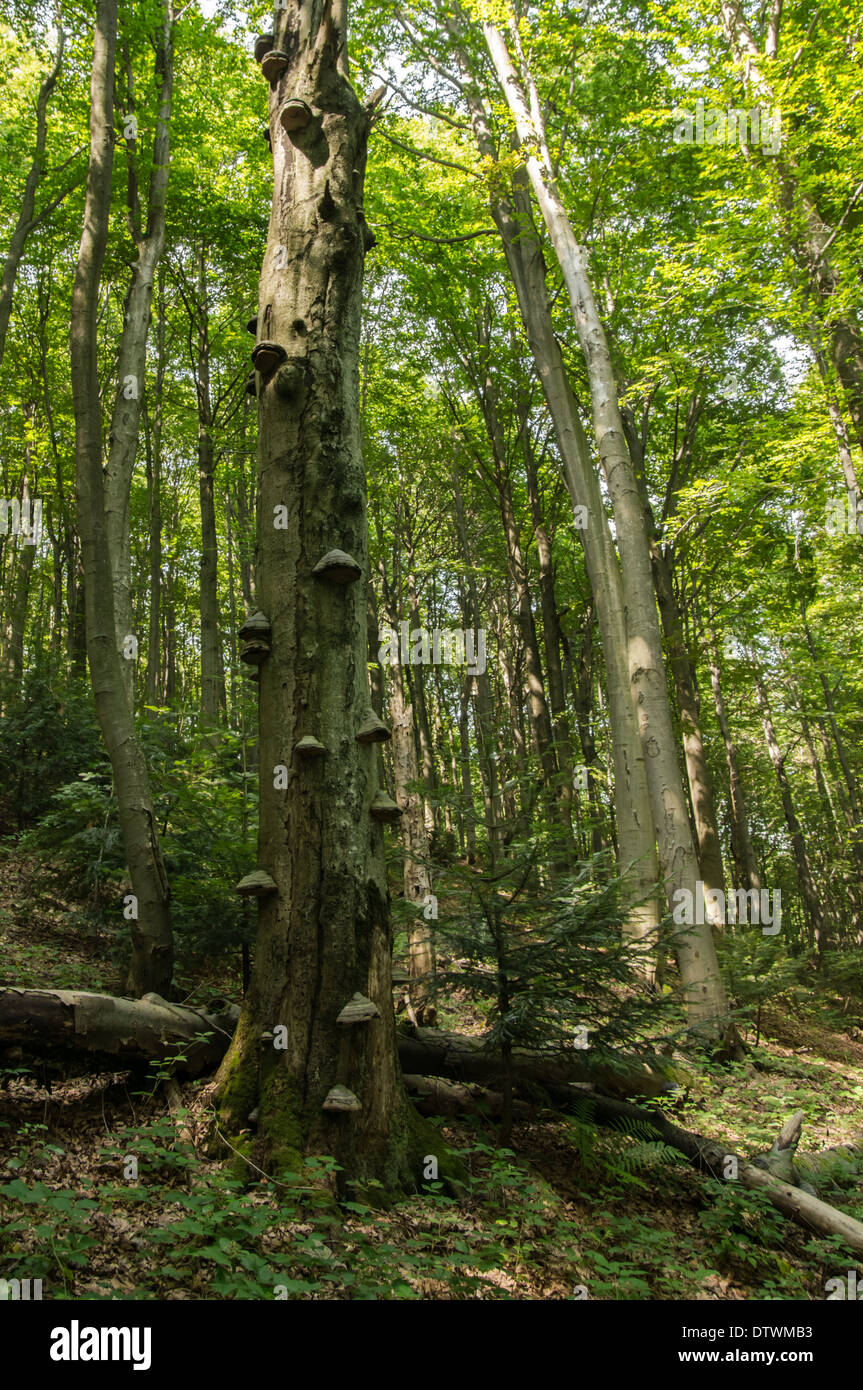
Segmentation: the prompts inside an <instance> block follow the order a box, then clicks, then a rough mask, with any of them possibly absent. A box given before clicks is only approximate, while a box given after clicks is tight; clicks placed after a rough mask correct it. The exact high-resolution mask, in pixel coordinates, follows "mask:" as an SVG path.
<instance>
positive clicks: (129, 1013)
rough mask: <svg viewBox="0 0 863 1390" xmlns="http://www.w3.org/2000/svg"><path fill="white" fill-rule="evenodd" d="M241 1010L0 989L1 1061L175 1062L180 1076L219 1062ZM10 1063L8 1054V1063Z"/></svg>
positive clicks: (148, 997)
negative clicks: (50, 1055)
mask: <svg viewBox="0 0 863 1390" xmlns="http://www.w3.org/2000/svg"><path fill="white" fill-rule="evenodd" d="M239 1015H240V1010H239V1008H238V1007H237V1005H236V1004H226V1003H224V1002H223V1001H221V1000H220V1001H217V1006H211V1010H210V1011H209V1012H207V1011H205V1010H201V1009H192V1008H189V1007H188V1005H181V1004H169V1003H168V1001H167V1000H165V999H162V997H161V996H160V995H158V994H145V995H144V997H143V999H122V998H118V997H116V996H113V995H109V994H92V993H88V992H87V991H86V990H68V989H57V990H39V989H13V988H5V989H0V1061H2V1060H3V1055H2V1053H3V1051H4V1050H5V1049H7V1048H9V1047H17V1048H19V1049H21V1050H22V1051H23V1052H24V1054H25V1057H26V1055H27V1054H28V1053H29V1052H30V1051H33V1052H37V1053H39V1054H40V1055H43V1054H44V1053H45V1052H46V1051H48V1052H53V1051H61V1052H70V1051H84V1052H88V1053H92V1054H95V1055H96V1056H99V1057H106V1058H107V1057H110V1058H111V1059H112V1060H113V1061H114V1062H115V1063H116V1059H118V1058H119V1059H120V1060H121V1061H124V1062H127V1063H128V1064H129V1065H130V1066H139V1065H141V1064H142V1063H147V1062H151V1061H159V1062H165V1061H168V1060H170V1059H172V1058H173V1059H175V1066H174V1069H175V1070H176V1071H177V1072H178V1073H179V1074H180V1075H183V1076H199V1075H200V1074H201V1073H202V1072H205V1071H207V1070H208V1069H209V1068H212V1067H214V1066H216V1065H217V1064H218V1062H219V1061H220V1060H221V1058H222V1057H223V1055H224V1053H225V1050H226V1048H227V1046H228V1043H229V1042H230V1040H231V1037H232V1036H233V1032H234V1028H235V1027H236V1023H237V1019H238V1018H239ZM6 1060H9V1059H8V1056H7V1058H6Z"/></svg>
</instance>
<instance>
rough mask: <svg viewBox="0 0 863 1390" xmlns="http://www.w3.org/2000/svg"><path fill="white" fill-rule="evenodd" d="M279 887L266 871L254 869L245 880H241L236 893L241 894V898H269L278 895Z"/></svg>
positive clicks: (235, 890)
mask: <svg viewBox="0 0 863 1390" xmlns="http://www.w3.org/2000/svg"><path fill="white" fill-rule="evenodd" d="M278 891H279V886H278V884H277V883H276V881H275V879H273V878H271V877H270V875H269V874H268V873H267V871H266V869H253V870H252V872H251V873H250V874H246V877H245V878H241V879H240V881H239V883H238V884H237V886H236V888H235V889H234V892H235V893H239V895H240V897H241V898H268V897H269V896H270V894H271V893H278Z"/></svg>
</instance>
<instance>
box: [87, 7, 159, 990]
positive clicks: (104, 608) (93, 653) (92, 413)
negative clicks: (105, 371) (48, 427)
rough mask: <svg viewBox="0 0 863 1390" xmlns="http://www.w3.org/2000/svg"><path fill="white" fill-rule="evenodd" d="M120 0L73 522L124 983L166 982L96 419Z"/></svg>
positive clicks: (98, 189)
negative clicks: (121, 863)
mask: <svg viewBox="0 0 863 1390" xmlns="http://www.w3.org/2000/svg"><path fill="white" fill-rule="evenodd" d="M116 42H117V0H98V4H97V11H96V25H95V31H94V40H93V72H92V79H91V86H90V164H89V171H88V175H87V196H86V203H85V209H84V229H83V232H82V235H81V245H80V249H79V252H78V265H77V269H76V273H75V285H74V290H73V294H72V314H71V330H70V350H71V357H72V396H73V401H74V408H75V457H76V472H77V491H78V532H79V535H80V538H81V554H82V558H83V564H84V592H85V601H86V624H87V654H88V657H89V662H90V673H91V677H92V682H93V693H94V696H95V700H96V713H97V715H98V718H99V724H100V726H101V729H102V734H103V736H104V739H105V744H106V746H107V749H108V755H109V757H110V759H111V767H112V769H113V773H114V787H115V790H116V794H117V803H118V807H119V817H120V828H121V831H122V835H123V848H124V852H125V855H126V862H127V864H128V866H129V873H130V877H131V880H132V893H133V895H134V897H135V898H136V899H137V914H138V915H137V919H133V920H132V962H131V967H130V972H129V981H128V989H129V991H130V992H131V993H134V994H144V993H147V992H149V991H155V992H157V993H160V994H167V993H168V992H169V990H170V988H171V975H172V968H173V947H172V938H171V918H170V913H169V909H168V898H169V892H168V881H167V877H166V875H165V867H164V864H163V862H162V852H161V848H160V846H159V838H158V832H157V828H156V821H155V816H154V812H153V803H152V798H151V795H150V786H149V779H148V775H147V764H146V761H145V759H144V755H143V752H142V750H141V746H140V744H139V742H138V738H137V735H136V733H135V726H134V721H133V719H132V714H131V711H130V708H129V703H128V700H127V697H126V688H125V685H124V680H123V672H122V670H121V662H122V660H123V658H122V656H121V655H120V654H119V653H118V651H117V648H116V641H115V627H114V602H113V596H114V589H113V584H112V572H111V559H110V551H109V545H108V527H107V521H106V516H105V497H104V489H103V480H102V422H101V412H100V402H99V373H98V362H97V356H96V347H97V337H96V330H97V311H98V299H99V283H100V279H101V272H102V265H103V262H104V258H105V248H106V244H107V239H108V217H109V212H110V206H111V169H112V164H113V154H114V131H113V96H114V54H115V49H116Z"/></svg>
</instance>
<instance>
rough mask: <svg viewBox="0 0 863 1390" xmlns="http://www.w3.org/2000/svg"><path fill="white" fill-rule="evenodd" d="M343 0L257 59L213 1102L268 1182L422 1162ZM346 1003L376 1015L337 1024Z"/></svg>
mask: <svg viewBox="0 0 863 1390" xmlns="http://www.w3.org/2000/svg"><path fill="white" fill-rule="evenodd" d="M346 8H347V7H346V5H345V4H344V3H339V0H314V3H313V0H287V3H286V4H285V5H280V6H279V8H278V9H277V10H276V11H275V29H274V43H273V47H272V49H271V50H270V51H269V52H267V53H266V54H264V55H263V61H262V65H261V66H262V73H263V75H264V77H265V78H266V80H267V81H268V82H269V118H270V131H271V139H272V149H273V159H274V165H275V171H274V174H275V176H274V187H273V202H272V212H271V216H270V226H269V234H268V240H267V247H266V253H265V257H264V265H263V270H262V274H261V279H260V286H259V305H258V315H257V339H258V341H257V343H256V346H255V349H254V353H253V362H254V366H255V369H256V371H255V388H256V392H257V399H258V546H257V571H256V590H257V602H258V603H259V604H260V606H261V610H262V614H263V618H264V630H263V631H262V630H261V629H260V627H259V630H258V636H257V638H256V640H257V643H258V645H257V647H255V646H254V643H253V645H252V652H251V654H252V656H253V657H254V658H256V659H257V661H258V662H260V684H259V700H260V705H259V748H260V766H261V792H260V822H259V835H258V870H259V871H258V873H257V874H256V875H252V877H251V882H250V883H249V884H246V883H245V882H244V883H243V884H242V885H240V889H241V891H242V892H246V891H250V892H253V893H254V894H255V895H256V896H257V897H258V911H259V917H258V938H257V949H256V951H255V967H254V973H253V977H252V982H251V987H250V990H249V993H248V995H247V997H246V999H245V1001H244V1005H243V1012H242V1016H241V1018H240V1023H239V1026H238V1029H237V1033H236V1035H235V1038H234V1041H233V1043H232V1046H231V1048H230V1049H229V1052H228V1055H227V1056H226V1058H225V1061H224V1063H223V1065H222V1069H221V1072H220V1076H219V1108H220V1124H221V1128H222V1131H223V1132H224V1133H225V1134H226V1135H227V1137H228V1138H229V1140H230V1142H231V1143H232V1144H234V1146H235V1147H237V1148H241V1151H242V1152H249V1151H248V1150H243V1149H242V1147H241V1146H242V1145H243V1144H244V1143H245V1142H246V1141H244V1140H243V1139H241V1138H240V1131H241V1130H242V1129H245V1128H246V1125H247V1117H248V1115H249V1113H250V1111H252V1110H253V1109H257V1111H258V1133H257V1137H256V1139H255V1141H254V1148H253V1150H252V1151H251V1152H250V1156H251V1158H252V1161H253V1162H255V1163H256V1164H257V1165H258V1166H259V1167H261V1168H264V1169H265V1170H266V1171H267V1172H269V1173H272V1174H274V1175H278V1174H279V1173H280V1172H284V1171H285V1170H292V1171H297V1170H298V1165H299V1164H300V1162H301V1160H302V1156H303V1155H304V1154H315V1153H317V1154H331V1155H333V1156H334V1157H335V1158H336V1160H337V1162H338V1163H339V1164H340V1165H341V1169H342V1173H341V1179H340V1180H341V1181H342V1182H343V1183H350V1182H356V1183H360V1184H362V1183H363V1182H364V1181H366V1180H369V1179H374V1180H378V1181H381V1182H383V1183H384V1184H385V1185H386V1186H387V1187H388V1188H390V1190H392V1189H393V1188H395V1187H398V1186H400V1185H402V1184H406V1183H415V1182H416V1181H417V1179H418V1176H419V1173H420V1171H421V1170H420V1168H419V1165H418V1163H417V1162H416V1161H415V1160H416V1157H417V1156H416V1155H412V1154H411V1144H410V1142H409V1135H408V1129H407V1126H408V1124H410V1123H413V1122H414V1121H413V1117H412V1116H410V1115H409V1113H408V1107H407V1102H406V1101H405V1100H404V1098H403V1092H402V1090H401V1088H400V1086H399V1084H398V1068H397V1062H396V1049H395V1034H394V1020H393V1011H392V1008H391V1001H390V969H391V966H390V961H391V946H392V943H391V929H390V920H389V910H388V901H387V887H386V877H385V872H384V858H383V831H382V823H381V822H382V821H384V820H387V819H389V820H392V819H396V820H397V819H398V810H397V809H396V807H395V806H394V805H393V803H391V802H390V801H389V798H388V797H386V796H385V795H384V793H383V792H382V791H381V790H380V789H379V785H378V757H377V749H376V746H375V744H374V742H365V741H362V739H359V738H358V735H360V733H361V730H362V726H363V724H364V721H365V720H366V718H367V715H368V711H369V702H370V696H369V680H368V672H367V653H368V645H367V617H366V584H367V582H368V578H369V560H368V527H367V520H366V483H365V475H364V470H363V462H362V455H361V449H360V427H359V386H358V380H359V371H358V365H359V364H358V355H359V335H360V304H361V287H362V276H363V263H364V255H365V251H366V249H367V248H368V246H369V245H370V242H371V237H370V235H369V232H368V228H367V226H366V223H365V217H364V213H363V185H364V174H365V164H366V142H367V136H368V129H369V124H370V114H371V113H370V111H369V110H368V109H364V108H363V107H362V106H361V105H360V103H359V101H358V99H357V97H356V95H355V93H354V91H353V89H352V87H351V85H350V83H349V81H348V60H347V32H346V24H347V17H346ZM267 629H268V631H267ZM244 654H245V655H246V656H248V655H249V648H248V647H247V649H246V652H245V653H244ZM304 740H305V742H303V741H304ZM251 867H252V866H251V865H250V868H251ZM355 994H360V995H361V996H363V997H364V999H366V1000H367V1001H368V1010H371V1013H369V1011H368V1010H366V1013H365V1014H364V1015H363V1017H362V1018H358V1019H357V1020H356V1021H350V1020H345V1019H344V1018H343V1019H342V1020H341V1021H339V1017H340V1014H342V1011H343V1010H344V1008H345V1005H347V1004H348V1003H349V1002H350V1001H351V999H352V997H353V996H354V995H355ZM420 1157H421V1155H420Z"/></svg>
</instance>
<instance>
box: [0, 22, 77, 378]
mask: <svg viewBox="0 0 863 1390" xmlns="http://www.w3.org/2000/svg"><path fill="white" fill-rule="evenodd" d="M65 46H66V35H65V33H64V30H63V26H62V24H60V25H59V26H58V31H57V51H56V53H55V54H54V61H53V63H52V64H51V68H50V71H49V72H48V74H47V75H46V77H45V78H44V79H43V81H42V84H41V86H40V88H39V96H38V97H37V99H36V142H35V146H34V149H33V161H32V163H31V165H30V168H29V170H28V173H27V180H26V182H25V184H24V192H23V193H22V195H21V205H20V207H19V210H18V217H17V220H16V222H15V226H14V228H13V230H12V235H11V237H10V238H9V249H8V250H7V252H6V256H5V259H4V261H3V275H2V280H0V363H2V361H3V355H4V353H5V351H6V338H7V335H8V332H9V320H10V318H11V315H12V296H13V294H14V290H15V280H16V279H17V276H18V267H19V266H20V264H21V257H22V256H23V254H24V247H25V246H26V244H27V238H28V236H29V235H30V233H31V232H32V231H33V229H34V228H35V227H37V226H38V225H39V223H40V222H41V221H43V220H44V218H45V217H46V216H47V215H48V214H49V213H50V212H52V211H53V209H54V208H55V207H57V206H58V205H59V204H60V203H61V202H62V200H63V198H65V197H66V192H68V190H66V191H64V192H63V193H62V194H61V195H60V197H59V198H55V199H54V201H53V202H51V203H50V204H49V205H48V207H46V208H44V209H43V210H42V212H40V213H38V214H37V213H36V190H37V189H38V187H39V183H40V181H41V179H43V178H44V176H45V168H44V162H45V145H46V142H47V139H48V103H49V101H50V100H51V94H52V92H53V91H54V88H55V86H56V85H57V78H58V77H59V75H60V68H61V66H62V63H63V52H64V49H65Z"/></svg>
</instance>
